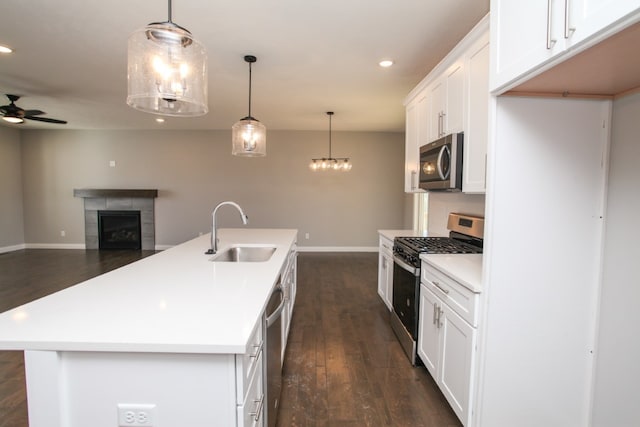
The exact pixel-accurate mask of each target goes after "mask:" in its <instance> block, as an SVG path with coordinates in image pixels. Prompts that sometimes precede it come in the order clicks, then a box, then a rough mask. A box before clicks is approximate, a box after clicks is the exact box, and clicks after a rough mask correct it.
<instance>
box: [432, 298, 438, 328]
mask: <svg viewBox="0 0 640 427" xmlns="http://www.w3.org/2000/svg"><path fill="white" fill-rule="evenodd" d="M437 321H438V303H437V302H434V303H433V324H434V325H435V324H436V322H437Z"/></svg>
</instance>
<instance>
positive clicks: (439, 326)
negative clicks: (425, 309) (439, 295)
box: [438, 307, 444, 329]
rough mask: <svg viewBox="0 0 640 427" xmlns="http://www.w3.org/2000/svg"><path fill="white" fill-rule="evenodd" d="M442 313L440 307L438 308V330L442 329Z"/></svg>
mask: <svg viewBox="0 0 640 427" xmlns="http://www.w3.org/2000/svg"><path fill="white" fill-rule="evenodd" d="M442 313H444V310H442V307H438V329H439V328H442Z"/></svg>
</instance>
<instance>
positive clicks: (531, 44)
mask: <svg viewBox="0 0 640 427" xmlns="http://www.w3.org/2000/svg"><path fill="white" fill-rule="evenodd" d="M639 8H640V0H547V1H543V0H538V1H517V2H516V1H513V0H491V14H492V19H491V44H492V45H493V46H494V48H493V49H492V51H493V55H492V57H491V70H492V73H491V80H490V89H491V91H497V92H502V91H504V90H508V89H510V88H511V87H512V86H514V85H516V84H518V83H521V82H522V81H524V80H525V79H526V78H528V76H530V75H533V73H535V72H537V71H543V70H544V68H543V67H544V66H545V65H547V64H549V65H551V64H550V63H552V62H555V61H554V60H556V59H558V60H561V59H560V58H561V57H562V56H563V55H564V54H566V53H567V52H569V51H570V50H574V49H580V46H581V45H586V43H583V42H586V41H587V40H593V39H594V38H595V37H597V36H598V35H599V34H600V33H601V32H604V31H605V30H608V29H611V28H610V27H612V26H618V25H619V26H621V27H620V28H622V27H623V26H624V25H626V24H625V23H624V22H623V21H624V20H625V18H628V17H629V15H630V14H633V12H636V11H638V9H639ZM583 47H587V46H583Z"/></svg>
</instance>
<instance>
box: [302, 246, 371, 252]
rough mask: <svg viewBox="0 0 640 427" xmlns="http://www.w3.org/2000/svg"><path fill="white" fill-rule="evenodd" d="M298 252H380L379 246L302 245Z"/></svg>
mask: <svg viewBox="0 0 640 427" xmlns="http://www.w3.org/2000/svg"><path fill="white" fill-rule="evenodd" d="M298 252H378V247H377V246H300V245H298Z"/></svg>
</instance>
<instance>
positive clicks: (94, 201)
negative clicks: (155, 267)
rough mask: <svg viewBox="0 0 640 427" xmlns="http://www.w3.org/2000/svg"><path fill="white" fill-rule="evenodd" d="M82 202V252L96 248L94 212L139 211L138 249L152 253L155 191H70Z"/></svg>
mask: <svg viewBox="0 0 640 427" xmlns="http://www.w3.org/2000/svg"><path fill="white" fill-rule="evenodd" d="M73 195H74V197H82V198H83V199H84V241H85V247H86V249H99V243H98V211H109V210H112V211H140V228H141V235H142V236H141V237H142V242H141V245H142V250H155V248H156V232H155V228H156V227H155V201H154V199H155V198H156V197H158V190H137V189H92V188H87V189H74V190H73Z"/></svg>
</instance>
